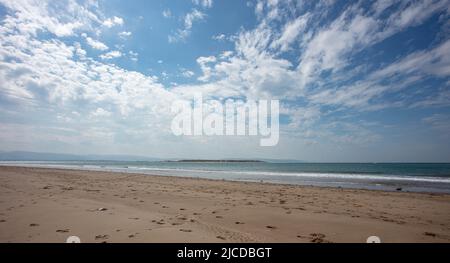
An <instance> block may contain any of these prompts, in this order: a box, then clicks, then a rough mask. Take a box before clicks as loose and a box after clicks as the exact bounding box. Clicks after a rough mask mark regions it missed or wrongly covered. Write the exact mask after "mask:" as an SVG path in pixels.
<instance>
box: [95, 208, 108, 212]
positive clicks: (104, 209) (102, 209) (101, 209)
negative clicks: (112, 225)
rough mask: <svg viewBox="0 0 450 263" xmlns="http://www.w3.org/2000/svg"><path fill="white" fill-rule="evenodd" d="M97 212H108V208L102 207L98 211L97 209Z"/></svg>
mask: <svg viewBox="0 0 450 263" xmlns="http://www.w3.org/2000/svg"><path fill="white" fill-rule="evenodd" d="M97 210H98V211H106V210H108V208H104V207H100V208H99V209H97Z"/></svg>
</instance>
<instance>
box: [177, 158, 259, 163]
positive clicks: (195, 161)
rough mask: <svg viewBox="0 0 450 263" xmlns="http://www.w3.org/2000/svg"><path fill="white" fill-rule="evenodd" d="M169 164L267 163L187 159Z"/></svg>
mask: <svg viewBox="0 0 450 263" xmlns="http://www.w3.org/2000/svg"><path fill="white" fill-rule="evenodd" d="M168 162H179V163H265V162H264V161H260V160H202V159H192V160H191V159H186V160H177V161H168Z"/></svg>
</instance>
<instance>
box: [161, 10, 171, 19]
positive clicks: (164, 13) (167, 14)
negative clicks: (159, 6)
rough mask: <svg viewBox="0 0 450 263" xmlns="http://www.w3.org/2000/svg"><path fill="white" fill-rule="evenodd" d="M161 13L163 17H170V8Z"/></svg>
mask: <svg viewBox="0 0 450 263" xmlns="http://www.w3.org/2000/svg"><path fill="white" fill-rule="evenodd" d="M162 15H163V17H165V18H170V17H172V12H171V11H170V9H166V10H164V11H163V12H162Z"/></svg>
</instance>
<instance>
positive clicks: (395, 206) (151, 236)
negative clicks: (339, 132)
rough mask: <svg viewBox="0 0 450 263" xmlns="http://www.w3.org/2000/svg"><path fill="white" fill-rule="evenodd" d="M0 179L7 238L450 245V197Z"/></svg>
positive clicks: (70, 176) (135, 180) (182, 181)
mask: <svg viewBox="0 0 450 263" xmlns="http://www.w3.org/2000/svg"><path fill="white" fill-rule="evenodd" d="M0 183H1V187H2V191H1V192H0V195H1V199H0V201H1V204H0V211H1V212H0V220H1V222H0V242H64V241H65V238H67V237H68V236H69V235H77V236H79V237H80V238H81V240H82V242H365V239H366V238H367V237H369V236H371V235H377V236H380V238H381V240H382V242H450V195H449V194H441V193H416V192H389V191H380V190H363V189H347V188H333V187H317V186H304V185H292V184H276V183H259V182H243V181H228V180H215V179H204V178H195V177H175V176H162V175H149V174H138V173H122V172H103V171H88V170H76V169H61V168H35V167H19V166H0ZM99 208H106V210H104V211H99V210H98V209H99Z"/></svg>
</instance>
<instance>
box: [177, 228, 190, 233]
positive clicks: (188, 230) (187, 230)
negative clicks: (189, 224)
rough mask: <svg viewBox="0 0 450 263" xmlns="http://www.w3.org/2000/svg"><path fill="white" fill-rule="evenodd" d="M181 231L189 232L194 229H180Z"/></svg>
mask: <svg viewBox="0 0 450 263" xmlns="http://www.w3.org/2000/svg"><path fill="white" fill-rule="evenodd" d="M180 231H181V232H187V233H189V232H192V230H190V229H180Z"/></svg>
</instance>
